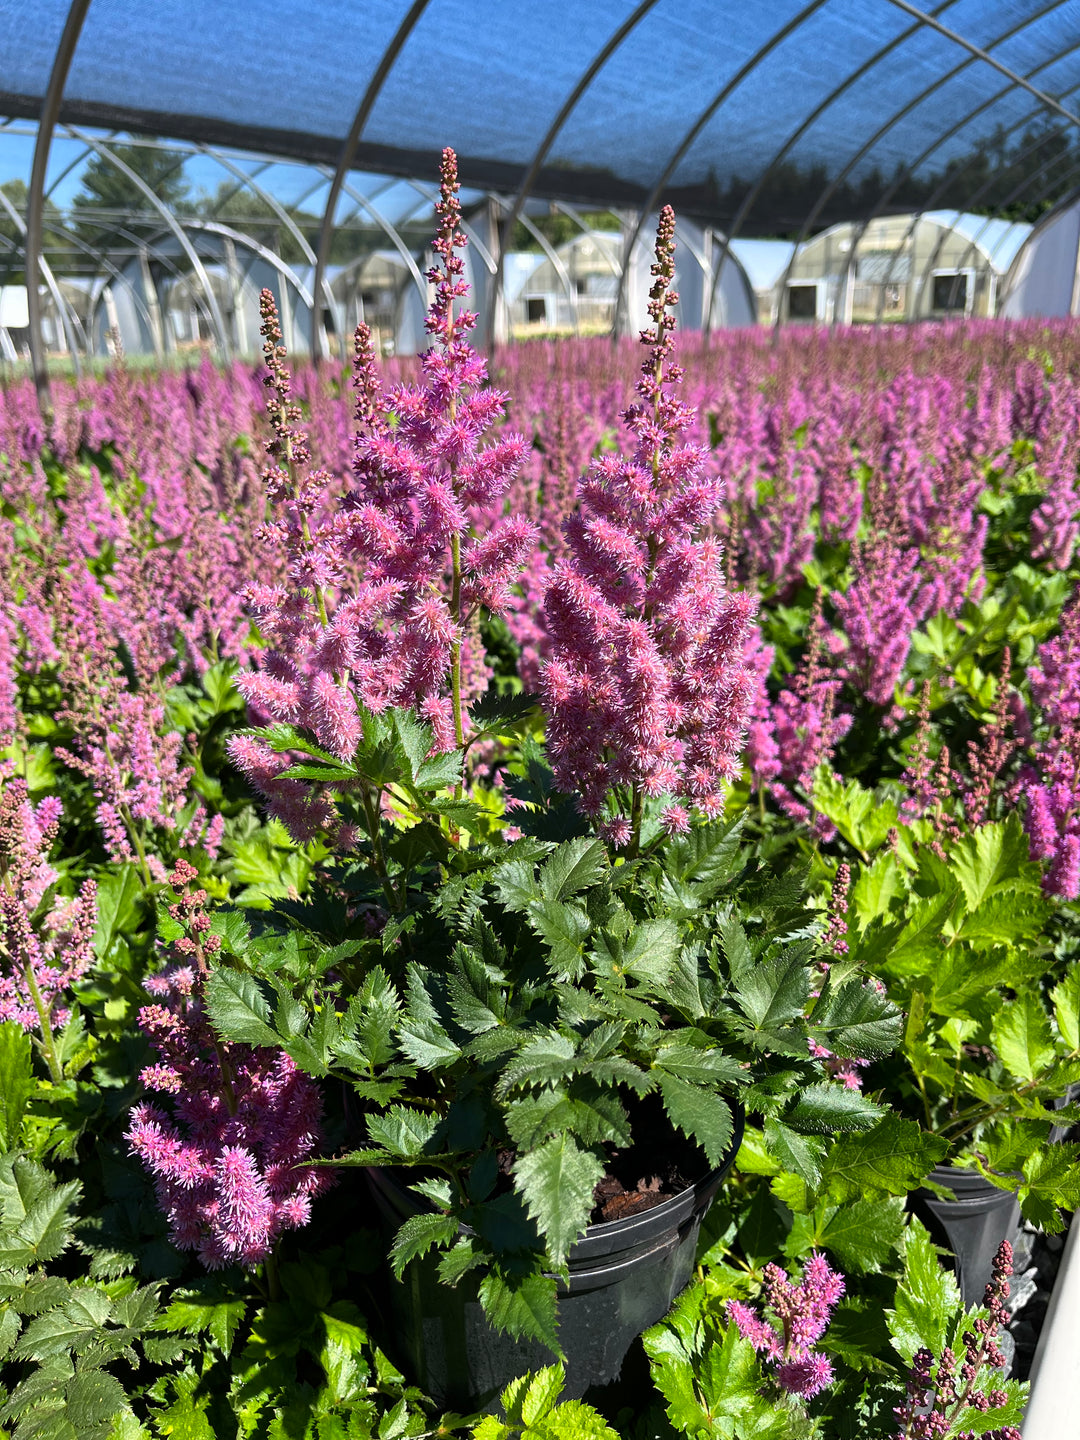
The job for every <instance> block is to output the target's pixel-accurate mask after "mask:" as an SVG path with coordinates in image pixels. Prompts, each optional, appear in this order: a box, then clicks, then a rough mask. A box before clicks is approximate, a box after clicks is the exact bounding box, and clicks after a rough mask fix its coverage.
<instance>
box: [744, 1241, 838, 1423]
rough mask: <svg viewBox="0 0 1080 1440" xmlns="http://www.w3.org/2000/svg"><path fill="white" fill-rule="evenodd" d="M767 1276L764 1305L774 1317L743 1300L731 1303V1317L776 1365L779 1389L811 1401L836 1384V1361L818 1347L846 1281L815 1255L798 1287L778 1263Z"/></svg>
mask: <svg viewBox="0 0 1080 1440" xmlns="http://www.w3.org/2000/svg"><path fill="white" fill-rule="evenodd" d="M764 1273H765V1307H766V1309H767V1310H768V1311H769V1312H770V1313H771V1317H772V1318H771V1319H768V1318H763V1317H762V1316H761V1315H760V1314H759V1313H758V1311H757V1310H756V1309H755V1308H754V1307H753V1306H752V1305H746V1304H744V1303H743V1302H742V1301H741V1300H729V1301H728V1305H727V1313H728V1318H729V1319H730V1320H733V1321H734V1322H735V1325H736V1326H737V1328H738V1331H739V1334H740V1335H741V1336H742V1337H743V1339H744V1340H749V1342H750V1344H751V1345H752V1346H753V1347H754V1349H755V1350H756V1351H757V1352H758V1354H759V1355H762V1356H764V1357H765V1359H766V1360H767V1361H769V1362H770V1363H771V1364H772V1365H773V1366H775V1370H774V1371H773V1374H774V1377H775V1379H776V1383H777V1384H778V1385H779V1386H780V1388H781V1390H786V1391H787V1393H788V1394H789V1395H798V1396H801V1397H802V1398H803V1399H810V1398H811V1397H812V1396H814V1395H817V1394H818V1392H819V1391H821V1390H824V1388H825V1386H826V1385H829V1384H831V1383H832V1379H833V1368H832V1363H831V1362H830V1360H829V1358H828V1356H826V1355H823V1354H822V1353H821V1351H820V1350H816V1349H815V1348H814V1347H815V1345H816V1344H817V1342H818V1341H819V1340H820V1339H821V1337H822V1336H823V1335H824V1334H825V1331H826V1330H827V1329H828V1325H829V1320H830V1318H831V1316H832V1312H833V1308H834V1307H835V1305H836V1303H837V1301H838V1300H839V1299H840V1297H841V1295H843V1293H844V1277H843V1276H842V1275H840V1274H838V1273H837V1272H836V1271H835V1270H833V1269H832V1268H831V1266H830V1265H829V1262H828V1261H827V1260H826V1259H825V1257H824V1255H819V1254H817V1252H815V1253H814V1254H812V1255H811V1256H810V1258H809V1259H808V1260H807V1262H806V1264H805V1265H804V1267H803V1277H802V1280H801V1281H800V1282H799V1283H798V1284H797V1285H796V1284H792V1282H791V1279H790V1278H789V1276H788V1274H787V1271H785V1270H784V1269H782V1268H781V1267H780V1266H779V1265H772V1264H770V1265H766V1266H765V1272H764Z"/></svg>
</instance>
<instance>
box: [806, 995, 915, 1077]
mask: <svg viewBox="0 0 1080 1440" xmlns="http://www.w3.org/2000/svg"><path fill="white" fill-rule="evenodd" d="M903 1025H904V1017H903V1015H902V1014H901V1013H900V1011H899V1010H898V1009H897V1008H896V1006H895V1005H894V1004H893V1003H892V1001H891V1000H890V999H889V998H888V997H887V996H886V995H883V994H882V993H881V991H880V990H878V988H877V986H876V985H874V984H873V983H872V982H871V981H868V980H856V979H852V980H848V981H847V982H846V983H844V984H843V985H841V986H840V987H839V989H837V990H836V991H835V992H834V991H833V990H832V987H831V986H830V985H828V983H827V982H826V987H825V989H824V990H823V991H822V994H821V998H820V999H819V1000H818V1003H817V1004H816V1005H815V1006H814V1012H813V1014H812V1016H811V1017H810V1034H811V1035H812V1036H813V1037H814V1038H815V1039H816V1040H817V1041H818V1043H819V1044H821V1045H824V1046H825V1048H826V1049H828V1050H831V1051H832V1052H833V1054H834V1055H841V1056H857V1057H861V1058H863V1059H866V1060H876V1059H878V1058H880V1057H881V1056H883V1055H888V1054H889V1052H890V1051H891V1050H893V1049H895V1047H896V1046H897V1045H898V1044H899V1043H900V1038H901V1035H902V1033H903Z"/></svg>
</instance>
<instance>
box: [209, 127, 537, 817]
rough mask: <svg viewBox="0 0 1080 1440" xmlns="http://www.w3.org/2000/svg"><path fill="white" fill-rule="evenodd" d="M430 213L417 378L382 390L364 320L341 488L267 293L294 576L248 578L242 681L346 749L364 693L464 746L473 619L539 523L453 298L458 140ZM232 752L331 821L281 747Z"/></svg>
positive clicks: (271, 705)
mask: <svg viewBox="0 0 1080 1440" xmlns="http://www.w3.org/2000/svg"><path fill="white" fill-rule="evenodd" d="M436 211H437V214H438V218H439V227H438V232H437V234H436V237H435V242H434V249H435V254H436V262H437V263H436V264H435V265H434V266H433V267H432V269H431V270H430V271H429V272H428V278H429V279H430V280H431V282H432V284H433V285H434V288H435V298H434V301H433V303H432V307H431V311H430V313H429V315H428V318H427V321H426V325H427V330H428V333H429V334H430V335H431V336H432V339H433V342H434V343H433V345H432V346H431V348H430V349H429V350H428V351H427V352H426V353H425V354H424V355H423V356H422V357H421V362H420V364H421V375H422V383H421V384H419V385H400V386H398V387H397V388H395V389H393V390H391V391H389V392H387V393H386V394H383V393H382V390H381V387H380V384H379V382H378V379H377V377H376V374H375V359H374V354H373V352H372V348H371V343H370V332H369V331H368V330H367V327H366V326H363V325H361V326H359V327H358V329H357V333H356V348H355V381H354V384H355V386H356V391H357V396H356V403H355V418H356V421H357V425H358V432H357V435H356V439H355V444H354V454H353V460H352V484H351V487H349V488H347V490H346V493H344V495H342V496H340V497H337V496H335V495H334V494H333V492H332V487H331V486H330V484H329V480H328V477H327V476H326V475H325V473H323V472H319V471H316V472H311V473H309V472H308V470H307V468H306V467H307V464H308V461H309V458H310V455H309V446H308V442H307V437H306V435H304V434H303V433H302V432H301V431H300V430H299V427H298V420H299V413H298V411H297V410H296V407H295V405H294V404H293V402H292V401H291V398H290V397H291V391H290V385H291V380H290V377H289V374H288V371H287V369H286V367H285V357H284V351H283V349H282V348H281V346H280V343H279V340H280V331H279V329H278V327H277V318H276V314H275V312H274V307H273V299H272V297H271V296H270V295H269V293H268V292H267V293H265V294H264V297H263V317H264V319H263V330H264V334H265V335H266V337H267V339H266V345H265V346H264V352H265V354H266V358H267V362H268V368H269V372H270V373H269V378H268V381H267V383H268V385H269V386H270V389H271V399H270V402H269V407H268V408H269V412H270V416H271V421H272V423H273V425H274V427H275V434H276V439H275V442H274V445H273V447H272V459H273V460H274V462H275V463H274V464H273V465H272V466H271V468H270V470H269V471H268V474H267V488H268V493H269V495H270V498H271V500H272V501H274V502H275V503H277V502H282V503H284V506H285V519H284V520H282V521H280V522H278V523H277V524H276V525H275V526H272V527H269V528H268V536H269V538H270V539H271V541H272V542H273V543H274V544H275V545H276V544H281V543H283V544H284V545H285V547H286V549H287V551H288V553H289V556H290V559H289V584H288V585H287V586H281V587H272V586H260V585H253V586H251V587H249V590H248V592H247V593H248V600H249V604H250V606H251V609H252V612H253V614H254V616H255V618H256V620H257V622H258V624H259V627H260V630H261V631H262V633H263V634H264V635H265V636H266V638H267V640H268V641H269V642H270V645H271V649H270V651H269V653H268V654H267V656H266V661H265V665H264V668H263V669H262V670H261V671H260V672H253V673H251V674H248V675H244V676H241V677H240V679H239V681H238V684H239V685H240V688H241V690H242V691H243V693H244V695H245V696H246V697H247V699H248V700H250V701H253V702H255V703H256V704H257V705H259V706H260V707H261V708H262V709H263V710H264V711H265V712H267V713H268V714H269V715H270V716H271V717H272V718H273V719H275V720H278V721H283V722H286V723H288V724H292V725H297V726H301V727H304V728H306V729H307V730H309V731H310V732H311V733H312V734H313V735H314V736H315V738H316V739H317V740H318V742H319V744H320V745H322V746H324V747H325V748H327V749H329V750H331V751H332V752H333V753H334V754H335V755H338V756H340V757H341V758H342V759H346V758H349V757H351V755H352V753H353V751H354V749H355V746H356V743H357V741H358V739H359V737H360V727H361V719H360V707H361V706H363V707H366V708H367V709H368V710H370V711H373V712H375V713H381V712H382V711H385V710H386V709H388V708H389V707H392V706H412V707H414V708H415V709H417V710H418V711H419V712H420V714H421V715H422V716H423V717H424V718H425V719H426V720H427V721H428V722H429V723H430V724H431V726H432V728H433V731H434V737H435V749H437V750H450V749H453V748H455V747H459V748H460V747H461V746H462V745H463V743H464V740H465V737H466V734H467V731H468V702H469V700H470V698H472V697H473V696H474V695H475V694H476V693H477V692H478V691H481V690H483V689H484V688H486V685H487V680H488V675H487V671H486V668H485V667H484V665H483V663H482V660H481V658H480V656H479V653H478V651H477V648H476V623H477V621H478V619H479V617H480V615H481V614H482V613H483V612H487V613H489V614H493V615H500V614H502V613H503V612H504V611H506V610H507V609H508V608H509V606H510V605H511V603H512V600H513V598H514V597H513V596H512V593H511V587H512V585H513V582H514V580H515V579H516V577H517V575H518V574H519V573H520V571H521V569H522V567H523V565H524V563H525V559H526V557H527V555H528V554H529V552H530V550H531V548H532V546H533V544H534V541H535V537H536V526H535V524H534V523H533V522H532V521H530V520H528V519H527V518H525V517H524V516H521V515H516V514H510V515H504V514H503V513H502V509H503V497H504V495H505V492H506V490H507V487H508V486H509V485H510V483H511V481H512V479H513V477H514V475H515V474H516V472H517V470H518V468H519V467H520V465H521V463H522V459H523V457H524V454H525V441H524V440H523V439H522V437H521V436H520V435H516V434H513V433H510V432H506V433H503V434H502V435H500V437H499V438H498V439H497V440H496V441H494V442H493V443H491V444H487V445H485V444H484V443H483V438H484V435H485V434H486V432H487V431H488V430H489V429H490V427H491V426H492V425H493V424H494V423H495V422H496V421H498V420H499V418H500V417H501V416H502V414H503V413H504V410H505V407H506V398H507V397H506V396H505V395H504V394H503V393H502V392H501V391H498V390H495V389H493V388H492V387H490V386H489V385H488V384H487V369H486V365H485V362H484V360H483V358H482V357H481V356H480V355H478V354H477V353H476V351H475V350H473V348H472V346H471V345H470V344H469V341H468V335H469V332H470V331H471V329H472V328H473V326H474V325H475V322H476V317H475V315H473V314H471V313H470V312H469V311H467V310H459V309H457V308H456V306H455V302H456V301H457V300H459V299H460V298H461V297H463V296H465V295H466V294H467V293H468V284H467V282H466V281H465V279H464V262H463V260H462V259H461V255H460V253H459V252H460V251H461V249H462V247H463V246H464V244H465V236H464V235H463V233H462V231H461V228H460V218H461V206H460V202H459V200H458V180H457V161H456V158H455V156H454V153H453V151H452V150H446V151H444V153H443V160H442V175H441V189H440V199H439V202H438V204H437V206H436ZM316 517H321V518H316ZM231 753H232V755H233V758H234V759H235V760H236V761H237V763H238V764H239V765H240V766H241V768H242V769H243V770H244V771H245V772H246V773H247V774H248V776H249V778H250V779H251V780H252V781H253V783H254V784H255V785H256V787H257V788H258V789H259V790H261V791H262V793H263V794H264V795H265V796H266V797H267V799H268V800H269V801H270V805H271V809H272V811H274V813H277V814H278V815H279V816H280V817H281V818H282V819H283V820H284V821H285V822H286V824H287V825H288V826H289V828H290V829H291V830H292V831H293V833H294V835H297V836H298V838H306V837H308V836H310V835H311V834H313V833H315V832H316V831H318V830H319V829H320V828H322V827H323V826H325V825H326V824H327V823H328V822H329V820H330V818H331V817H330V811H329V808H328V806H327V805H326V803H325V802H324V801H323V800H322V799H321V798H319V797H317V796H315V795H314V794H313V793H312V792H311V790H310V788H309V787H308V786H307V785H305V784H304V783H303V782H298V781H294V780H282V779H280V778H279V777H280V772H281V771H282V770H283V769H286V768H287V766H288V762H287V760H286V759H285V757H283V756H280V755H275V754H274V753H273V752H271V751H270V750H269V748H268V747H267V746H266V745H265V744H264V743H263V742H261V741H259V740H258V739H256V738H253V737H250V736H246V737H240V738H237V739H235V740H234V741H233V742H232V745H231Z"/></svg>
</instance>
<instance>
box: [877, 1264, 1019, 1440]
mask: <svg viewBox="0 0 1080 1440" xmlns="http://www.w3.org/2000/svg"><path fill="white" fill-rule="evenodd" d="M1012 1263H1013V1253H1012V1246H1011V1245H1010V1244H1009V1242H1008V1240H1003V1241H1002V1242H1001V1244H1000V1246H999V1247H998V1251H997V1254H996V1255H995V1256H994V1265H993V1278H992V1279H991V1280H990V1281H989V1282H988V1284H987V1286H986V1298H985V1300H984V1302H983V1303H984V1306H985V1308H986V1309H987V1310H989V1312H990V1314H989V1316H987V1317H978V1318H976V1319H974V1320H971V1321H969V1324H968V1326H967V1328H966V1329H965V1330H964V1332H963V1335H962V1337H961V1345H962V1347H963V1351H964V1354H963V1359H962V1360H960V1362H959V1365H958V1363H957V1362H958V1358H959V1357H958V1356H957V1355H956V1354H955V1352H954V1351H953V1350H952V1349H951V1348H950V1347H949V1346H947V1345H946V1346H944V1347H943V1348H942V1351H941V1355H940V1356H939V1357H936V1358H935V1356H934V1355H933V1354H932V1352H931V1351H930V1350H928V1349H926V1348H925V1346H924V1347H922V1348H921V1349H919V1350H917V1351H916V1353H915V1355H914V1358H913V1359H912V1363H911V1373H910V1375H909V1377H908V1382H907V1394H906V1395H905V1397H904V1402H903V1404H902V1405H899V1406H897V1408H896V1414H897V1417H898V1418H899V1420H900V1428H899V1429H898V1430H897V1431H896V1433H895V1440H947V1437H953V1440H974V1437H975V1435H976V1434H979V1435H983V1436H985V1437H987V1440H1021V1436H1020V1431H1019V1429H1018V1428H1017V1427H1016V1426H1015V1425H1009V1424H1005V1425H1001V1426H998V1427H997V1428H996V1429H987V1428H985V1426H983V1425H980V1427H979V1429H978V1431H975V1430H971V1429H968V1428H967V1426H966V1424H965V1419H964V1417H965V1415H970V1414H971V1412H972V1411H975V1412H976V1413H977V1414H978V1415H989V1414H990V1412H991V1411H993V1410H1001V1409H1003V1408H1004V1407H1005V1406H1006V1405H1007V1404H1008V1403H1009V1395H1008V1392H1007V1391H1006V1390H1003V1389H1002V1388H1001V1385H1000V1380H1001V1378H1002V1377H1003V1374H1004V1371H1005V1366H1006V1360H1005V1355H1004V1353H1003V1351H1002V1349H1001V1345H1000V1344H999V1341H998V1336H999V1334H1000V1332H1001V1329H1002V1328H1003V1326H1005V1325H1007V1324H1008V1321H1009V1311H1008V1309H1007V1307H1006V1303H1005V1302H1006V1301H1007V1300H1008V1298H1009V1276H1010V1275H1011V1274H1012ZM967 1424H970V1421H968V1422H967ZM957 1426H959V1427H960V1428H957Z"/></svg>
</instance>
